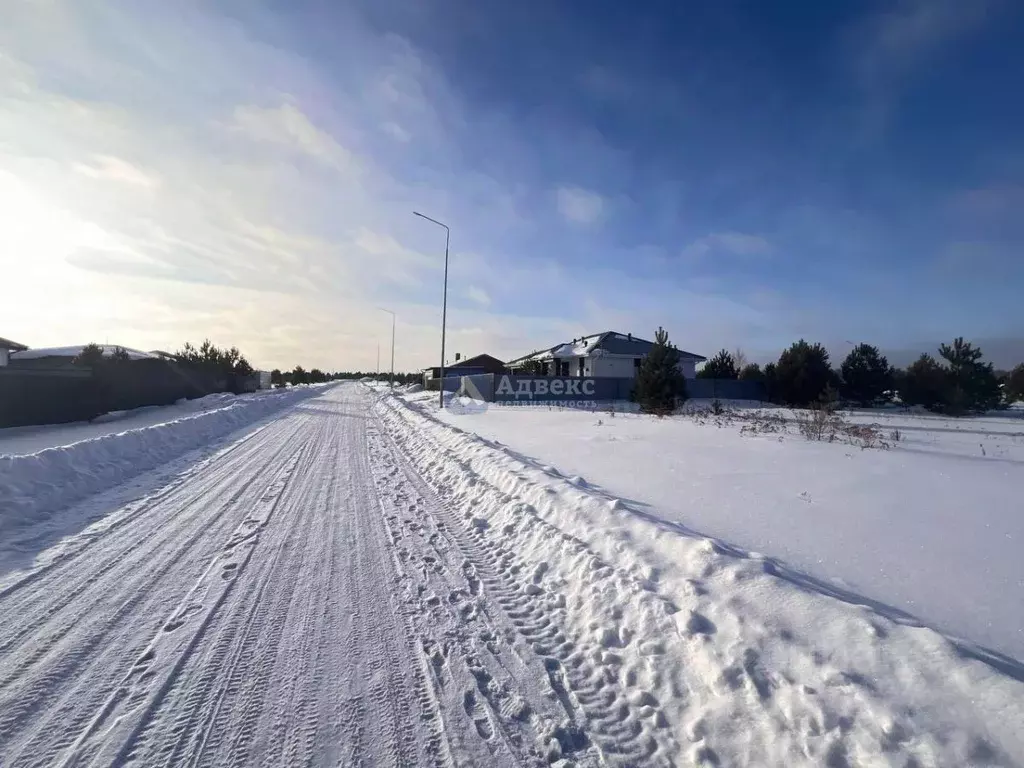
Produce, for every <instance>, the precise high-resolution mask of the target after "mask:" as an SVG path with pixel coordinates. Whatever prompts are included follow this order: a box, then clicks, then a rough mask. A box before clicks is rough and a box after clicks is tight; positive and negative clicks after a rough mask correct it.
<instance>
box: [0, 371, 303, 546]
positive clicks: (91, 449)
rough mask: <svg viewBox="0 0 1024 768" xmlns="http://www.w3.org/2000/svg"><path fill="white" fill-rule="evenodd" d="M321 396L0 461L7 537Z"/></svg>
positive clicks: (244, 401)
mask: <svg viewBox="0 0 1024 768" xmlns="http://www.w3.org/2000/svg"><path fill="white" fill-rule="evenodd" d="M320 392H321V390H319V389H307V388H303V389H295V390H285V391H275V392H273V393H270V394H266V395H263V396H261V397H254V398H236V399H234V400H233V401H231V402H230V404H228V405H226V406H224V407H221V408H215V409H213V410H208V411H204V412H201V413H199V414H197V415H192V416H184V417H182V418H178V419H174V420H171V421H167V422H163V423H158V424H153V425H150V426H145V427H141V428H138V429H129V430H126V431H122V432H115V433H112V434H105V435H102V436H100V437H95V438H91V439H86V440H81V441H78V442H73V443H71V444H69V445H63V446H59V447H53V448H47V449H44V450H42V451H39V452H37V453H30V454H23V455H0V536H9V535H10V534H11V533H12V531H14V530H16V529H18V528H21V527H24V526H27V525H32V524H35V523H38V522H40V521H44V520H45V517H46V516H47V515H48V514H50V513H52V512H53V511H55V510H57V509H60V508H62V507H65V506H67V505H69V504H71V503H73V502H75V501H78V500H80V499H83V498H85V497H86V496H88V495H90V494H93V493H97V492H99V491H102V490H105V489H107V488H112V487H114V486H116V485H118V484H119V483H123V482H124V481H126V480H128V479H130V478H132V477H134V476H136V475H138V474H139V473H141V472H143V471H145V470H148V469H152V468H153V467H156V466H158V465H160V464H162V463H164V462H167V461H169V460H171V459H173V458H175V457H177V456H180V455H182V454H184V453H186V452H188V451H190V450H194V449H196V448H199V447H202V446H206V445H208V444H209V443H210V442H212V441H213V440H216V439H218V438H221V437H223V436H225V435H227V434H229V433H231V432H233V431H235V430H237V429H240V428H242V427H244V426H247V425H249V424H253V423H254V422H256V421H258V420H259V419H262V418H265V417H266V416H269V415H271V414H273V413H275V412H277V411H279V410H280V409H282V408H284V407H286V406H288V405H292V404H294V403H296V402H298V401H300V400H303V399H305V398H307V397H310V396H312V395H314V394H319V393H320Z"/></svg>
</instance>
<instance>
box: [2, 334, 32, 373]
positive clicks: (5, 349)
mask: <svg viewBox="0 0 1024 768" xmlns="http://www.w3.org/2000/svg"><path fill="white" fill-rule="evenodd" d="M26 349H28V347H26V346H25V345H24V344H19V343H18V342H16V341H11V340H10V339H5V338H3V337H2V336H0V367H3V366H5V365H7V363H8V361H9V360H10V359H11V353H12V352H24V351H25V350H26Z"/></svg>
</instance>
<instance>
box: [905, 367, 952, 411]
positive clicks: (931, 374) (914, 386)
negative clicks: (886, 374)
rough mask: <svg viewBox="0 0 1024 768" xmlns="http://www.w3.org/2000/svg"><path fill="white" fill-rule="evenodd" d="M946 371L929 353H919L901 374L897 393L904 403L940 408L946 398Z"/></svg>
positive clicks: (934, 409)
mask: <svg viewBox="0 0 1024 768" xmlns="http://www.w3.org/2000/svg"><path fill="white" fill-rule="evenodd" d="M946 374H947V371H946V369H945V368H943V367H942V366H941V365H939V364H938V363H937V362H936V361H935V358H934V357H932V356H931V355H921V356H920V357H919V358H917V360H916V361H914V362H913V363H911V364H910V365H909V366H908V367H907V370H906V372H905V373H904V374H903V375H902V377H901V378H902V381H901V383H900V388H899V393H900V400H901V401H902V402H903V404H904V405H920V406H924V407H925V408H927V409H928V410H930V411H936V410H941V409H942V406H943V403H944V402H945V400H946V388H947V386H948V380H947V377H946Z"/></svg>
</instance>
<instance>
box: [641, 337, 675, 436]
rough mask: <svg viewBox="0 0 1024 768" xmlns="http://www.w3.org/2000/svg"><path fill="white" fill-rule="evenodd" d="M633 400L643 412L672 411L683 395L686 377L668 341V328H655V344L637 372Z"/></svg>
mask: <svg viewBox="0 0 1024 768" xmlns="http://www.w3.org/2000/svg"><path fill="white" fill-rule="evenodd" d="M635 397H636V401H637V402H638V403H639V404H640V410H642V411H643V412H644V413H655V414H658V415H659V416H662V415H665V414H667V413H671V412H672V411H673V410H674V409H675V407H676V403H677V402H678V401H681V400H685V399H686V379H685V378H683V374H682V371H680V370H679V351H678V350H677V349H676V348H675V347H674V346H672V345H671V344H670V343H669V340H668V332H667V331H665V330H664V329H663V328H658V332H657V333H656V334H655V336H654V346H653V347H652V348H651V351H650V352H648V353H647V357H645V358H644V361H643V363H642V364H641V365H640V370H639V371H638V372H637V376H636V389H635Z"/></svg>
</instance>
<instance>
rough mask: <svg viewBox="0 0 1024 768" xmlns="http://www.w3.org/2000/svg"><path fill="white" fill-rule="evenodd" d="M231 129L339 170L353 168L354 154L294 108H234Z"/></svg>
mask: <svg viewBox="0 0 1024 768" xmlns="http://www.w3.org/2000/svg"><path fill="white" fill-rule="evenodd" d="M233 118H234V119H233V122H232V124H231V127H232V128H234V129H236V130H239V131H241V132H242V133H245V134H246V135H247V136H249V137H250V138H252V139H254V140H256V141H264V142H271V143H276V144H281V145H284V146H290V147H292V148H294V149H297V150H298V151H300V152H303V153H304V154H306V155H308V156H309V157H312V158H313V159H315V160H317V161H319V162H321V163H323V164H324V165H328V166H331V167H333V168H336V169H338V170H349V169H350V168H351V167H352V155H351V153H350V152H349V151H348V150H347V149H345V148H344V147H342V146H341V145H340V144H339V143H338V142H337V141H335V140H334V138H333V137H332V136H331V135H330V134H329V133H327V132H325V131H322V130H320V129H319V128H317V127H316V126H315V125H314V124H313V123H312V121H311V120H310V119H309V118H308V117H307V116H306V115H305V114H304V113H303V112H302V111H301V110H299V109H298V108H297V107H296V106H295V105H294V104H287V103H286V104H282V105H281V106H279V107H274V108H264V107H257V106H253V105H243V106H239V107H236V108H235V112H234V116H233Z"/></svg>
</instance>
